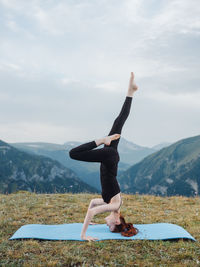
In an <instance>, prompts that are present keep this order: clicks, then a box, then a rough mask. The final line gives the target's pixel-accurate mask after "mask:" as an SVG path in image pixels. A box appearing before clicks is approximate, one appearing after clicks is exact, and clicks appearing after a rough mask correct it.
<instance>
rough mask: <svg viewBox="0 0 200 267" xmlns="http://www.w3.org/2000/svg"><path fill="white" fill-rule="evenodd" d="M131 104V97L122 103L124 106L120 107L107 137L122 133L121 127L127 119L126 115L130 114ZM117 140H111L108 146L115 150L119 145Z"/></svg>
mask: <svg viewBox="0 0 200 267" xmlns="http://www.w3.org/2000/svg"><path fill="white" fill-rule="evenodd" d="M131 103H132V97H130V96H127V97H126V99H125V101H124V104H123V106H122V109H121V111H120V113H119V115H118V117H117V118H116V119H115V121H114V123H113V126H112V128H111V130H110V132H109V134H108V135H112V134H115V133H117V134H121V132H122V127H123V125H124V123H125V121H126V119H127V118H128V115H129V113H130V109H131ZM119 140H120V138H119V139H117V140H113V141H112V142H111V144H110V146H111V147H113V148H115V149H117V146H118V144H119ZM104 147H106V145H104Z"/></svg>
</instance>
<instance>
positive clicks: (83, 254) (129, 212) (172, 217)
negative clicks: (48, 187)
mask: <svg viewBox="0 0 200 267" xmlns="http://www.w3.org/2000/svg"><path fill="white" fill-rule="evenodd" d="M93 197H100V196H98V195H91V194H35V193H29V192H24V191H21V192H18V193H16V194H10V195H0V266H6V267H7V266H13V267H17V266H31V267H32V266H63V267H65V266H66V267H67V266H142V267H143V266H195V267H196V266H200V245H199V240H200V198H199V197H195V198H186V197H178V196H174V197H157V196H147V195H124V194H123V206H122V208H121V213H122V214H123V215H124V216H125V218H126V219H127V222H132V223H135V224H140V223H155V222H168V223H175V224H178V225H180V226H182V227H184V228H185V229H186V230H187V231H188V232H189V233H190V234H191V235H192V236H193V237H194V238H195V239H196V240H197V242H192V241H184V240H179V241H177V242H171V241H147V240H143V241H142V240H135V241H132V240H128V241H127V240H126V241H124V240H106V241H98V242H79V241H40V240H33V239H27V240H13V241H9V240H8V239H9V238H10V237H11V236H12V235H13V233H14V232H15V231H16V230H17V229H18V228H19V227H21V226H22V225H24V224H34V223H39V224H63V223H73V222H81V223H82V222H83V220H84V216H85V213H86V211H87V208H88V204H89V201H90V200H91V199H92V198H93ZM106 216H107V214H106V213H104V214H99V215H97V216H96V217H95V219H94V221H95V222H96V223H105V220H104V218H105V217H106Z"/></svg>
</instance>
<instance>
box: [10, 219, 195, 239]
mask: <svg viewBox="0 0 200 267" xmlns="http://www.w3.org/2000/svg"><path fill="white" fill-rule="evenodd" d="M82 226H83V224H82V223H71V224H58V225H44V224H27V225H24V226H22V227H20V228H19V229H18V230H17V231H16V232H15V233H14V235H13V236H12V237H11V238H10V239H9V240H13V239H21V238H34V239H45V240H78V241H84V240H82V239H81V238H80V234H81V229H82ZM134 227H136V228H137V229H138V230H139V233H138V234H137V235H135V236H132V237H125V236H122V235H121V234H120V233H112V232H110V230H109V228H108V226H107V225H106V224H95V225H89V226H88V230H87V233H86V235H87V236H93V237H96V238H98V240H97V241H100V240H107V239H126V240H129V239H132V240H138V239H141V240H144V239H148V240H168V239H179V238H181V239H182V238H185V239H191V240H193V241H196V240H195V238H194V237H192V236H191V235H190V234H189V233H188V232H187V231H186V230H185V229H184V228H182V227H181V226H179V225H176V224H171V223H154V224H134Z"/></svg>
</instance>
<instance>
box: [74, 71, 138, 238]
mask: <svg viewBox="0 0 200 267" xmlns="http://www.w3.org/2000/svg"><path fill="white" fill-rule="evenodd" d="M137 89H138V87H137V85H136V84H135V83H134V74H133V72H131V77H130V81H129V87H128V92H127V95H126V99H125V102H124V104H123V106H122V109H121V112H120V114H119V115H118V117H117V118H116V119H115V121H114V124H113V126H112V129H111V131H110V133H109V135H108V136H106V137H103V138H101V139H96V140H94V141H91V142H88V143H85V144H82V145H80V146H78V147H75V148H73V149H71V150H70V151H69V155H70V157H71V158H72V159H75V160H81V161H87V162H100V163H101V165H100V177H101V187H102V198H95V199H92V200H91V202H90V205H89V207H88V211H87V214H86V216H85V220H84V223H83V228H82V231H81V238H82V239H84V240H88V241H91V240H92V241H94V240H97V238H95V237H91V236H86V231H87V228H88V225H89V224H90V223H91V221H92V218H93V217H94V216H95V215H96V214H99V213H102V212H108V211H111V213H110V215H109V216H107V217H106V218H105V220H106V223H107V225H108V226H109V229H110V231H112V232H121V234H122V235H125V236H132V235H134V234H137V229H136V228H134V227H133V225H132V224H131V223H126V222H125V220H124V218H123V216H121V214H120V206H121V204H122V199H121V193H120V188H119V184H118V182H117V179H116V176H117V166H118V162H119V154H118V151H117V147H118V144H119V138H120V134H121V131H122V127H123V125H124V123H125V121H126V119H127V117H128V115H129V112H130V108H131V103H132V97H133V94H134V92H135V91H136V90H137ZM102 144H104V147H103V148H100V149H94V148H96V147H98V146H100V145H102ZM91 224H92V223H91Z"/></svg>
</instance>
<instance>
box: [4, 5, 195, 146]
mask: <svg viewBox="0 0 200 267" xmlns="http://www.w3.org/2000/svg"><path fill="white" fill-rule="evenodd" d="M199 14H200V5H199V0H123V1H121V0H101V1H100V0H92V1H91V0H60V1H56V0H28V1H27V0H0V139H2V140H3V141H6V142H31V141H32V142H35V141H43V142H52V143H60V144H62V143H64V142H66V141H72V140H73V141H85V140H90V139H91V140H93V139H95V138H98V137H101V136H105V135H106V134H108V132H109V130H110V128H111V126H112V123H113V121H114V119H115V117H116V116H117V115H118V113H119V111H120V109H121V106H122V104H123V101H124V99H125V96H126V92H127V88H128V82H129V77H130V72H131V71H133V72H134V73H135V80H136V83H137V84H138V86H139V90H138V92H136V94H135V96H134V99H133V104H132V109H131V113H130V116H129V118H128V120H127V121H126V124H125V126H124V129H123V132H122V136H123V137H124V138H126V139H128V140H130V141H132V142H134V143H136V144H139V145H143V146H153V145H156V144H158V143H161V142H175V141H177V140H179V139H182V138H186V137H190V136H194V135H199V134H200V49H199V47H200V16H199Z"/></svg>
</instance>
